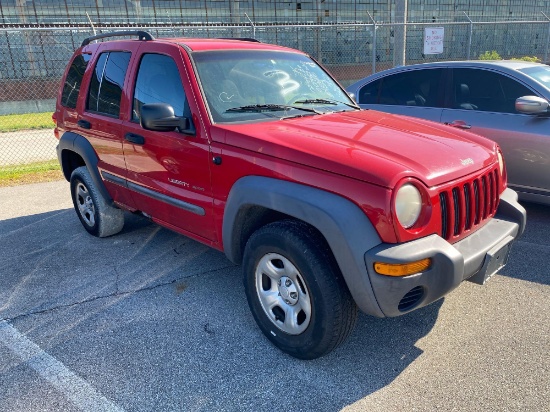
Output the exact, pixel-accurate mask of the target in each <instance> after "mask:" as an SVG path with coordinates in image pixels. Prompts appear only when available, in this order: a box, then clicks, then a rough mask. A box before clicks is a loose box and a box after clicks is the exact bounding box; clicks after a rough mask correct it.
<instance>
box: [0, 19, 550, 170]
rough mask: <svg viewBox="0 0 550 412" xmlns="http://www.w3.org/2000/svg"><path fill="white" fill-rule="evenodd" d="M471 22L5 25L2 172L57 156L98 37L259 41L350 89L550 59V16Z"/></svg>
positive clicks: (0, 69)
mask: <svg viewBox="0 0 550 412" xmlns="http://www.w3.org/2000/svg"><path fill="white" fill-rule="evenodd" d="M369 17H370V15H369ZM544 17H545V16H544ZM454 20H456V19H454ZM463 20H464V21H452V22H447V23H440V22H437V23H432V22H427V23H407V24H397V23H381V22H377V21H375V20H374V19H372V18H371V19H370V22H367V23H333V24H315V23H301V24H288V23H285V24H283V23H270V24H255V23H254V22H253V21H251V20H249V19H247V16H245V17H243V18H242V19H241V23H228V24H208V25H199V24H186V25H179V26H177V25H170V24H156V25H149V26H144V25H137V24H134V25H124V26H121V25H114V24H109V25H105V24H104V25H102V26H101V27H97V26H96V27H89V26H88V27H82V26H81V25H75V26H72V27H66V26H63V25H57V26H56V25H52V24H50V25H47V26H44V25H42V26H39V25H32V26H30V27H29V26H28V25H27V26H26V27H24V26H22V25H20V24H18V25H9V27H8V25H3V26H0V170H1V169H2V168H5V167H7V166H9V167H12V168H13V167H18V166H19V165H24V164H28V163H33V162H43V161H48V160H52V159H55V156H56V155H55V145H56V139H55V138H54V137H53V133H52V128H53V123H52V122H51V112H53V110H54V107H55V97H56V94H57V91H58V87H59V81H60V78H61V76H62V74H63V71H64V69H65V66H66V64H67V62H68V60H69V59H70V57H71V55H72V53H73V51H74V50H75V49H76V48H77V47H78V46H79V45H80V43H81V42H82V40H83V39H85V38H86V37H89V36H92V35H94V33H102V32H109V31H116V30H128V29H130V28H132V29H137V28H140V29H145V30H148V31H150V32H151V33H152V34H153V35H154V36H156V37H206V38H208V37H252V38H256V39H258V40H260V41H262V42H266V43H274V44H279V45H283V46H288V47H292V48H296V49H299V50H303V51H305V52H307V53H309V54H310V55H312V56H313V57H314V58H316V59H317V60H318V61H320V62H321V63H322V64H323V65H324V66H325V67H326V68H327V69H328V70H329V71H330V72H331V73H332V74H333V75H334V76H335V77H336V79H337V80H338V81H340V83H341V84H342V85H343V86H347V85H349V84H351V83H352V82H354V81H356V80H358V79H361V78H363V77H365V76H368V75H370V74H372V73H374V72H377V71H380V70H384V69H387V68H390V67H393V66H396V65H402V64H413V63H421V62H429V61H436V60H465V59H469V58H470V59H477V58H478V57H479V55H480V54H482V53H484V52H485V51H492V50H495V51H497V52H498V53H499V54H500V56H501V57H502V58H519V57H523V56H531V57H536V58H538V59H539V60H540V61H544V62H546V61H547V60H548V53H549V42H550V20H548V19H543V18H537V19H533V20H530V21H490V22H473V21H471V20H470V19H469V18H468V16H466V15H464V18H463ZM242 21H246V23H242ZM438 27H439V28H443V30H444V36H443V39H442V46H443V47H442V52H441V53H439V54H425V53H424V33H425V29H426V28H438ZM34 128H36V129H34Z"/></svg>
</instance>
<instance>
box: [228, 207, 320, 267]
mask: <svg viewBox="0 0 550 412" xmlns="http://www.w3.org/2000/svg"><path fill="white" fill-rule="evenodd" d="M281 220H296V221H300V222H303V223H304V224H306V225H308V226H310V227H311V228H312V230H314V231H315V232H316V234H317V235H318V237H319V238H320V239H321V240H322V241H323V242H324V243H325V244H326V246H327V248H328V250H331V249H330V247H329V245H328V242H327V241H326V239H325V237H324V236H323V234H322V233H321V232H320V231H319V230H318V229H317V228H316V227H314V226H312V225H310V224H309V223H307V222H304V221H303V220H300V219H297V218H296V217H294V216H290V215H287V214H285V213H282V212H278V211H276V210H272V209H268V208H265V207H262V206H255V205H246V206H243V207H241V209H240V210H239V212H238V213H237V216H236V219H235V222H234V227H235V229H234V236H233V243H234V245H233V247H234V250H235V252H236V253H235V255H236V257H237V259H238V261H237V262H235V263H237V264H241V263H242V259H243V254H244V248H245V246H246V242H248V239H249V238H250V236H252V234H253V233H254V232H255V231H257V230H258V229H259V228H261V227H263V226H265V225H268V224H270V223H273V222H277V221H281Z"/></svg>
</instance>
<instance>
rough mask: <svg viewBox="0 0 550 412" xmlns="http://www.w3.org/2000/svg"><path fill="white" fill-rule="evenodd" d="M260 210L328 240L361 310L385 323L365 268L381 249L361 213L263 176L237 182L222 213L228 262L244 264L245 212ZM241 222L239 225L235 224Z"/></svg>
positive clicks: (332, 197)
mask: <svg viewBox="0 0 550 412" xmlns="http://www.w3.org/2000/svg"><path fill="white" fill-rule="evenodd" d="M249 206H260V207H263V208H266V209H270V210H274V211H277V212H280V213H284V214H286V215H289V216H292V217H294V218H296V219H300V220H302V221H304V222H306V223H308V224H310V225H312V226H313V227H315V228H316V229H317V230H319V232H320V233H321V234H322V235H323V236H324V238H325V239H326V241H327V243H328V245H329V247H330V248H331V250H332V253H333V254H334V257H335V259H336V262H337V263H338V265H339V267H340V270H341V272H342V275H343V276H344V279H345V281H346V284H347V285H348V288H349V290H350V292H351V294H352V296H353V298H354V300H355V302H356V303H357V305H358V306H359V308H360V309H361V310H362V311H363V312H365V313H368V314H370V315H373V316H377V317H384V314H383V313H382V311H381V310H380V307H379V305H378V303H377V301H376V298H375V295H374V292H373V290H372V286H371V283H370V278H369V275H368V272H367V268H366V264H365V252H366V251H367V250H369V249H372V248H373V247H375V246H377V245H379V244H380V243H382V241H381V239H380V237H379V236H378V233H377V232H376V230H375V229H374V227H373V225H372V224H371V222H370V220H369V219H368V218H367V216H366V215H365V213H364V212H363V211H362V210H361V209H360V208H359V207H358V206H357V205H356V204H355V203H353V202H351V201H350V200H348V199H345V198H343V197H342V196H339V195H336V194H334V193H330V192H327V191H324V190H321V189H317V188H314V187H311V186H306V185H302V184H299V183H293V182H288V181H284V180H279V179H273V178H268V177H261V176H247V177H243V178H241V179H239V180H238V181H237V182H236V183H235V184H234V185H233V187H232V188H231V191H230V193H229V196H228V199H227V203H226V206H225V210H224V216H223V225H222V240H223V246H224V251H225V254H226V256H227V257H228V258H229V260H231V261H232V262H234V263H239V262H240V261H241V258H242V247H241V246H240V239H239V225H242V224H243V219H244V218H243V217H239V211H240V210H241V209H242V208H243V207H244V208H246V207H249ZM237 220H242V221H240V222H239V221H237Z"/></svg>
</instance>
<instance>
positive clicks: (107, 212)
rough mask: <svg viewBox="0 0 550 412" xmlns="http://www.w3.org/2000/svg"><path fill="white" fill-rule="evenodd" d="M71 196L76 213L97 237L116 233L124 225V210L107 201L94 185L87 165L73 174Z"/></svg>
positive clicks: (83, 224)
mask: <svg viewBox="0 0 550 412" xmlns="http://www.w3.org/2000/svg"><path fill="white" fill-rule="evenodd" d="M71 197H72V199H73V205H74V208H75V210H76V214H77V215H78V218H79V219H80V222H81V223H82V226H84V228H85V229H86V230H87V231H88V233H90V234H92V235H94V236H97V237H106V236H111V235H114V234H116V233H118V232H120V231H121V230H122V227H123V226H124V212H123V211H122V210H120V209H118V208H116V207H114V206H111V205H109V204H108V203H107V201H106V200H105V198H104V197H103V196H102V195H101V193H100V192H99V190H97V188H96V187H95V185H94V182H93V180H92V177H91V176H90V172H88V168H87V167H86V166H81V167H79V168H77V169H75V170H74V171H73V173H72V174H71Z"/></svg>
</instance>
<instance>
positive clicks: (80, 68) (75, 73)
mask: <svg viewBox="0 0 550 412" xmlns="http://www.w3.org/2000/svg"><path fill="white" fill-rule="evenodd" d="M89 61H90V55H89V54H79V55H78V56H76V57H75V58H74V60H73V62H72V64H71V67H70V68H69V71H68V72H67V77H66V78H65V84H64V85H63V91H62V93H61V104H62V105H63V106H65V107H69V108H71V109H76V101H77V100H78V93H79V92H80V85H81V84H82V77H84V72H85V71H86V66H88V62H89Z"/></svg>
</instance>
